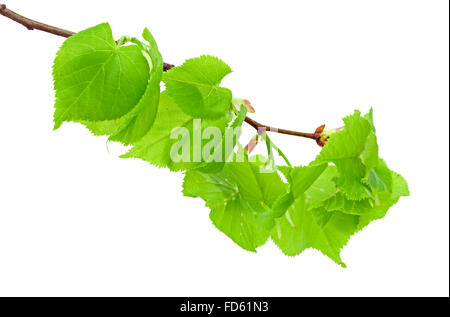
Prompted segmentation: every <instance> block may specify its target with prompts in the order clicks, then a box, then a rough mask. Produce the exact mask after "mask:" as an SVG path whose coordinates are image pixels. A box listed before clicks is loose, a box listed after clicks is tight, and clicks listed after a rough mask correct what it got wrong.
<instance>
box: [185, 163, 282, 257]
mask: <svg viewBox="0 0 450 317" xmlns="http://www.w3.org/2000/svg"><path fill="white" fill-rule="evenodd" d="M261 166H262V165H261V164H259V163H250V162H243V163H227V164H226V166H225V168H224V169H223V171H222V172H220V173H216V174H207V173H201V172H198V171H188V172H186V176H185V179H184V182H183V193H184V195H186V196H189V197H200V198H202V199H203V200H205V202H206V206H208V207H209V208H210V209H211V213H210V218H211V220H212V222H213V223H214V225H215V226H216V227H217V228H218V229H219V230H221V231H222V232H223V233H225V234H226V235H227V236H228V237H230V238H231V239H232V240H233V241H234V242H235V243H236V244H238V245H239V246H241V247H242V248H244V249H245V250H248V251H253V252H254V251H256V248H257V247H259V246H261V245H263V244H264V243H265V242H266V240H267V238H268V237H269V235H270V230H271V229H272V227H273V225H274V222H273V219H272V218H267V217H260V215H261V212H262V210H267V209H269V208H270V206H271V205H272V204H273V202H274V201H275V200H276V199H277V197H279V196H280V195H282V194H284V193H285V192H286V188H285V186H284V184H283V182H282V181H281V179H280V178H279V176H278V175H277V174H276V173H275V172H274V173H259V168H260V167H261ZM237 175H242V176H243V177H237Z"/></svg>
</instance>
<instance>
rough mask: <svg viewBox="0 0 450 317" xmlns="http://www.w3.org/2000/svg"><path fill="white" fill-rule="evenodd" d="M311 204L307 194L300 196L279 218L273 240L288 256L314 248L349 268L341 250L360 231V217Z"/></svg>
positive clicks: (273, 232)
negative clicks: (315, 207) (317, 208)
mask: <svg viewBox="0 0 450 317" xmlns="http://www.w3.org/2000/svg"><path fill="white" fill-rule="evenodd" d="M309 207H310V206H309V205H308V203H307V202H306V199H305V196H302V197H300V198H297V199H296V200H295V203H294V204H293V205H292V206H291V208H290V209H289V210H288V211H287V212H286V213H285V215H284V216H283V217H282V218H279V219H276V220H275V221H276V225H275V227H274V229H273V230H272V233H271V237H272V240H273V241H274V242H275V244H276V245H277V246H278V247H279V248H280V249H281V251H283V253H284V254H286V255H288V256H295V255H298V254H300V253H301V252H302V251H304V250H305V249H308V248H314V249H317V250H319V251H321V252H322V253H323V254H325V255H326V256H328V257H329V258H330V259H332V260H333V261H334V262H336V263H337V264H339V265H341V266H343V267H345V264H344V263H343V262H342V259H341V256H340V250H341V249H342V247H343V246H344V245H346V244H347V241H348V240H349V239H350V236H351V235H352V234H354V233H355V232H356V231H357V227H358V216H354V215H346V214H343V213H341V212H330V213H324V212H323V211H320V210H311V209H310V208H309Z"/></svg>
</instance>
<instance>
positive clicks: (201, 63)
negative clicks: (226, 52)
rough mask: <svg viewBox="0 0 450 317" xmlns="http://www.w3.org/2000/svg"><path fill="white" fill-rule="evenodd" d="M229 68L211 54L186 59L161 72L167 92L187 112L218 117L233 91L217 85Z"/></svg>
mask: <svg viewBox="0 0 450 317" xmlns="http://www.w3.org/2000/svg"><path fill="white" fill-rule="evenodd" d="M229 73H231V68H230V67H229V66H228V65H227V64H225V63H224V62H223V61H222V60H220V59H218V58H217V57H214V56H209V55H203V56H200V57H197V58H192V59H188V60H187V61H185V62H184V64H183V65H182V66H178V67H174V68H172V69H171V70H169V71H168V72H166V73H165V74H164V76H163V81H164V83H165V85H166V88H167V92H168V93H169V95H170V97H172V98H173V100H174V101H175V102H176V103H177V105H178V106H179V107H180V108H181V109H182V110H183V111H184V112H185V113H186V114H188V115H190V116H193V117H196V118H219V117H221V116H223V115H225V113H226V112H227V111H228V110H229V108H230V106H231V100H232V94H231V91H230V90H229V89H226V88H222V87H219V84H220V82H221V81H222V79H223V78H224V77H225V76H226V75H228V74H229Z"/></svg>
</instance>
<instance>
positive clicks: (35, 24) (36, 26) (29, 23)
mask: <svg viewBox="0 0 450 317" xmlns="http://www.w3.org/2000/svg"><path fill="white" fill-rule="evenodd" d="M0 14H1V15H3V16H5V17H7V18H9V19H11V20H13V21H15V22H17V23H19V24H22V25H23V26H24V27H26V28H27V29H28V30H40V31H43V32H47V33H50V34H54V35H58V36H62V37H66V38H67V37H70V36H72V35H74V34H75V32H72V31H68V30H65V29H61V28H58V27H55V26H51V25H48V24H45V23H42V22H39V21H36V20H32V19H30V18H27V17H24V16H22V15H20V14H18V13H16V12H14V11H12V10H10V9H8V8H7V7H6V5H5V4H0ZM173 67H174V65H172V64H168V63H164V71H168V70H169V69H171V68H173ZM245 122H247V123H248V124H249V125H250V126H252V127H253V128H255V129H256V130H257V131H258V133H262V132H261V131H270V132H277V133H282V134H287V135H294V136H299V137H303V138H308V139H313V140H316V141H318V140H319V139H320V134H318V133H317V131H316V132H315V133H305V132H299V131H292V130H286V129H278V128H274V127H271V126H269V125H265V124H262V123H259V122H257V121H255V120H253V119H251V118H249V117H246V118H245Z"/></svg>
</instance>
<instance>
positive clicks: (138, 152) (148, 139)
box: [121, 92, 229, 171]
mask: <svg viewBox="0 0 450 317" xmlns="http://www.w3.org/2000/svg"><path fill="white" fill-rule="evenodd" d="M194 120H195V118H193V117H191V116H189V115H187V114H185V113H184V112H183V111H181V109H180V108H179V107H178V106H177V105H176V104H175V102H174V101H173V100H172V98H170V97H169V95H168V93H167V92H163V93H162V94H161V97H160V104H159V111H158V113H157V115H156V119H155V123H154V124H153V127H152V129H151V130H150V131H149V132H148V133H147V134H146V135H145V136H144V137H142V138H141V139H140V140H139V141H137V142H136V143H135V144H134V147H133V148H132V149H130V150H129V151H128V152H127V153H126V154H124V155H122V156H121V157H123V158H140V159H142V160H145V161H148V162H150V163H151V164H154V165H156V166H158V167H168V168H169V169H170V170H172V171H179V170H187V169H193V168H199V167H201V166H204V164H205V162H204V160H203V159H202V150H203V148H202V147H200V148H199V147H195V144H197V143H195V144H194V139H198V138H197V136H198V135H199V134H200V137H201V134H202V133H203V132H204V131H205V129H206V128H208V127H216V128H218V129H220V131H221V132H222V133H223V131H224V129H225V127H226V125H227V124H228V122H229V117H228V116H223V117H221V118H219V119H203V120H201V125H196V122H194ZM180 129H184V130H183V131H185V134H183V135H185V136H186V138H181V140H180V139H179V138H178V139H176V138H171V134H172V133H174V132H176V131H182V130H180ZM194 130H195V131H194ZM194 132H195V133H194ZM175 143H177V144H179V145H180V147H181V148H183V147H184V148H185V149H186V152H187V153H188V157H187V158H186V160H184V161H182V160H181V161H179V162H176V161H174V160H172V158H171V150H172V146H173V145H174V144H175ZM202 146H203V144H202ZM194 147H195V149H194Z"/></svg>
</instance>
